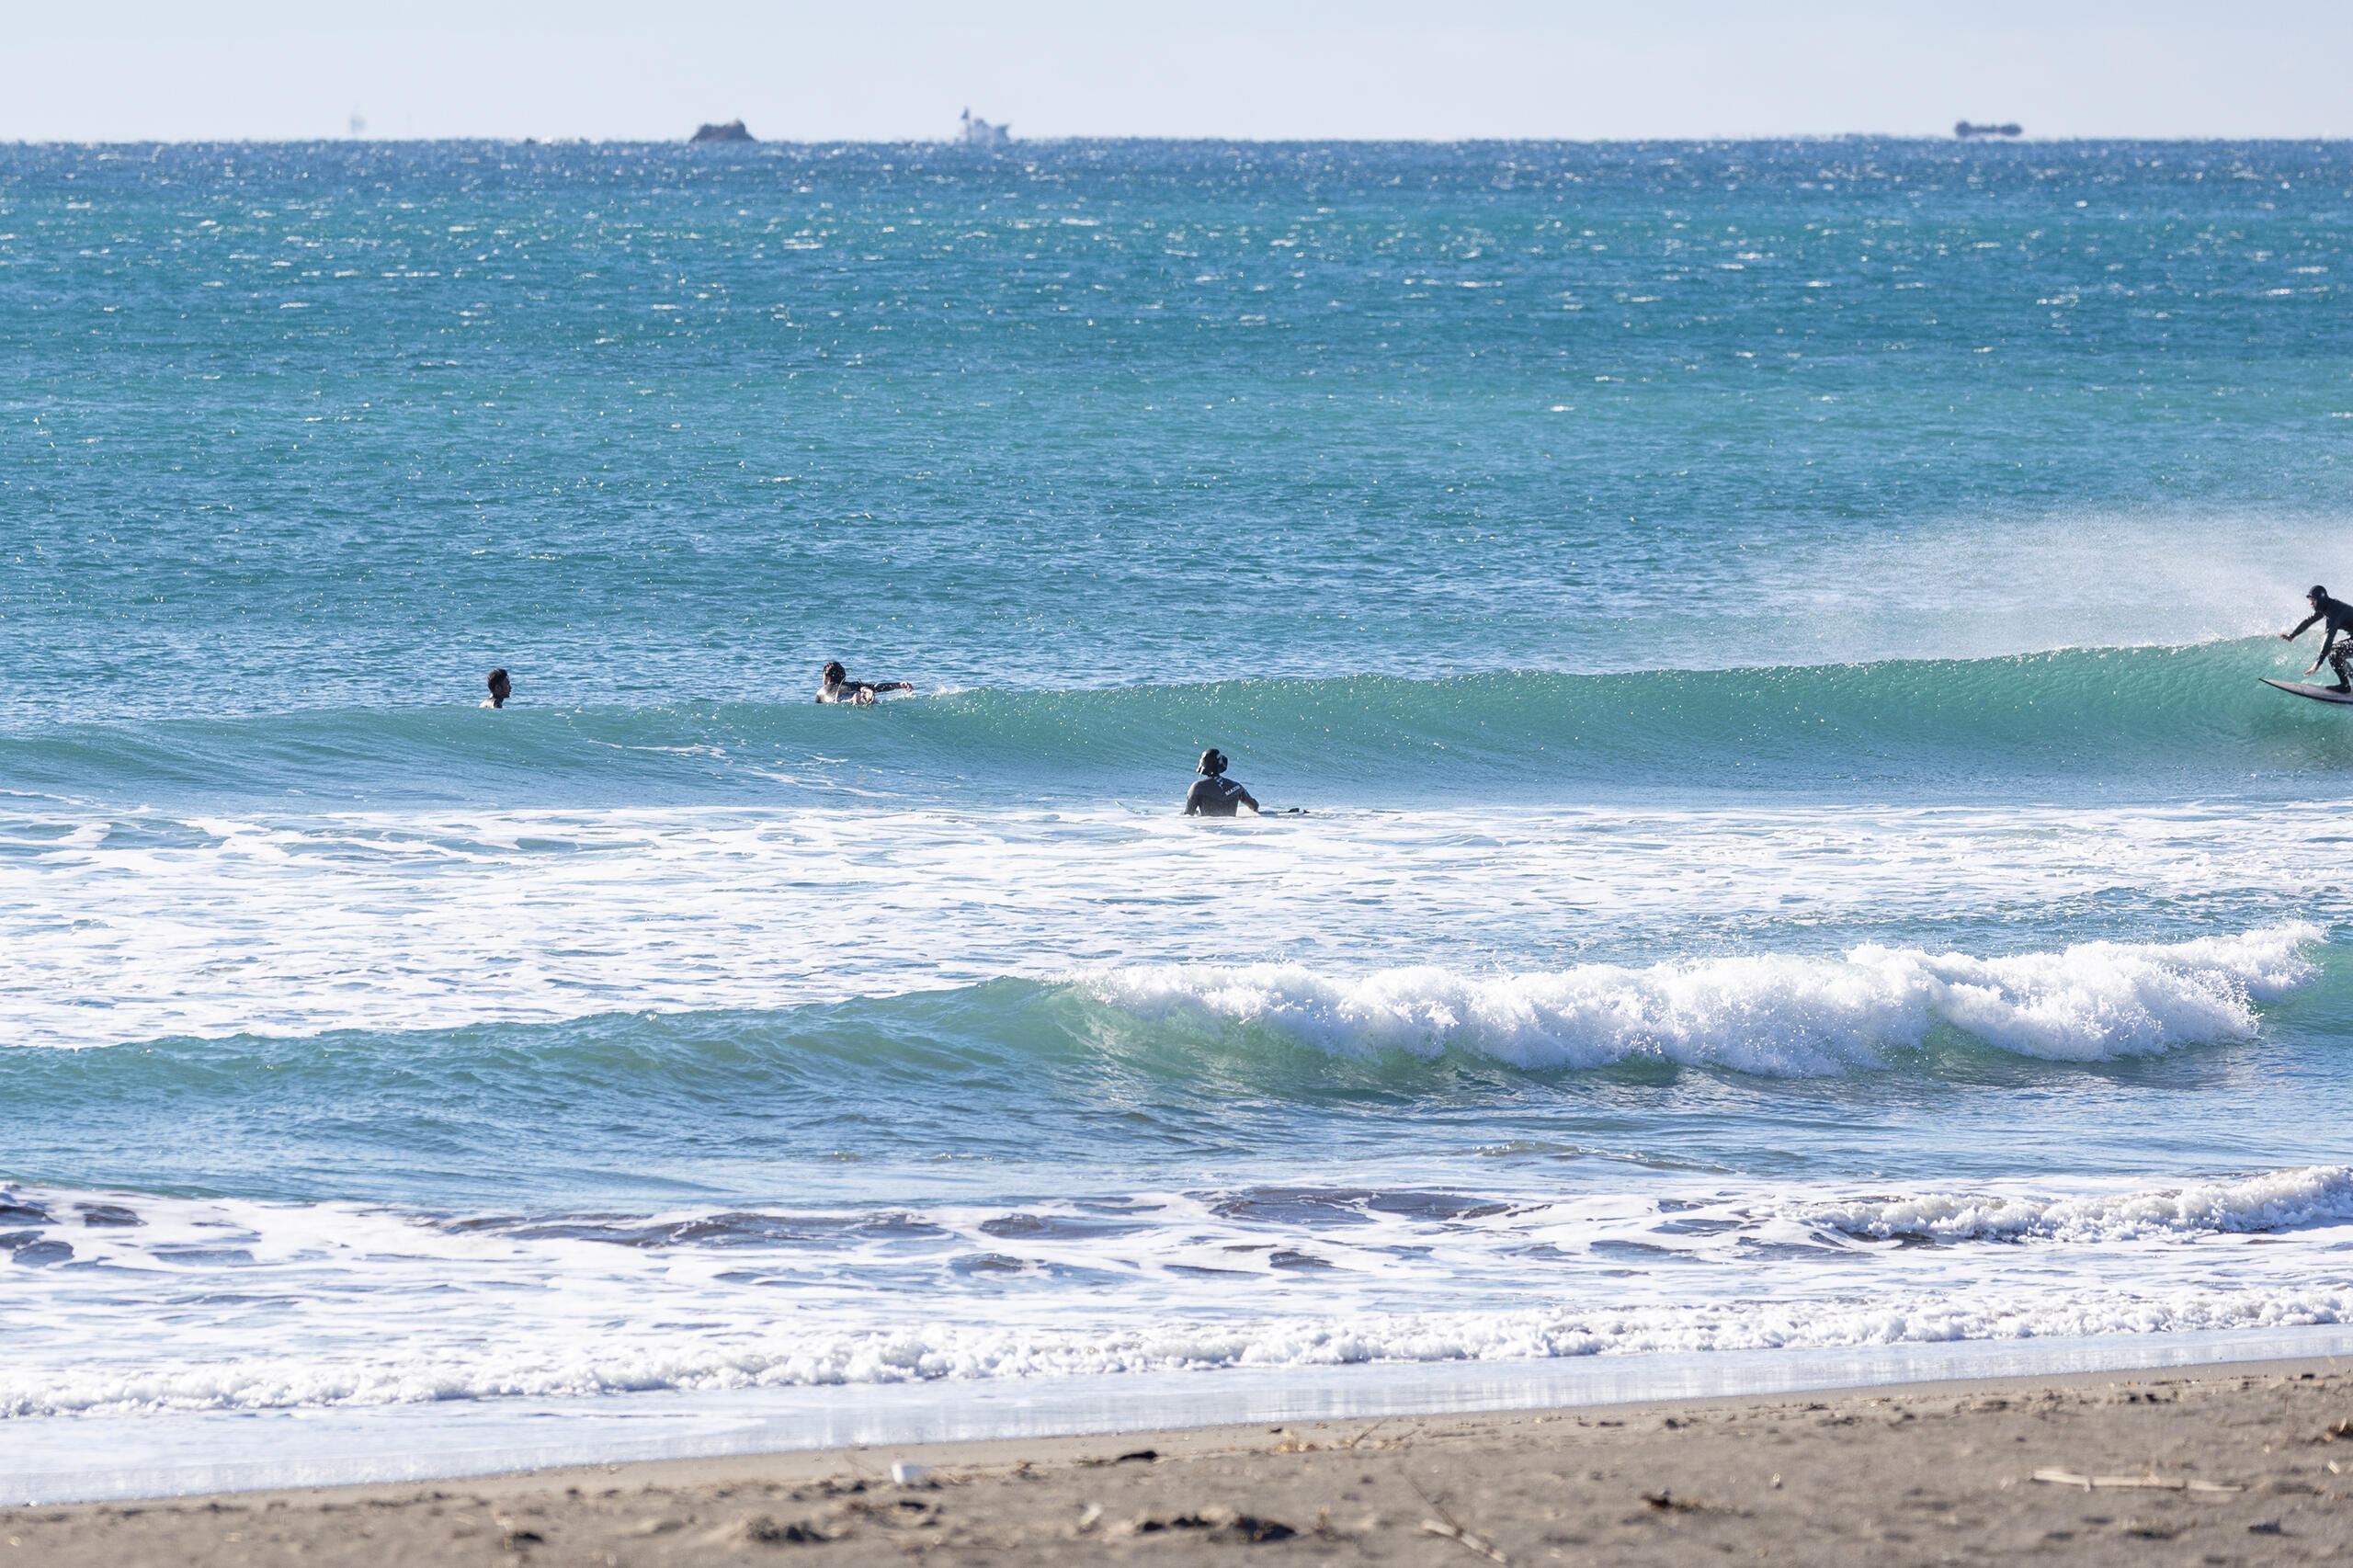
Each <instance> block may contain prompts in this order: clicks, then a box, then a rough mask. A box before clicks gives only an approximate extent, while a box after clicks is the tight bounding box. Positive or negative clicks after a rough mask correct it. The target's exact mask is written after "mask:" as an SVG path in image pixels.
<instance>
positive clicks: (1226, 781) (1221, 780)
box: [1185, 746, 1258, 817]
mask: <svg viewBox="0 0 2353 1568" xmlns="http://www.w3.org/2000/svg"><path fill="white" fill-rule="evenodd" d="M1225 767H1226V763H1225V753H1223V752H1222V751H1220V750H1218V749H1217V747H1215V746H1211V747H1210V749H1209V750H1207V751H1205V752H1203V753H1201V760H1200V762H1199V764H1198V765H1197V766H1196V767H1194V768H1193V771H1194V772H1196V773H1198V774H1199V775H1200V778H1197V779H1195V780H1194V781H1193V787H1192V788H1191V789H1190V790H1186V791H1185V814H1186V815H1187V816H1188V817H1230V816H1233V815H1236V814H1238V810H1239V808H1241V807H1243V806H1247V807H1249V808H1250V810H1251V811H1252V812H1256V811H1257V810H1258V802H1257V801H1255V800H1253V799H1251V797H1250V791H1249V790H1245V789H1244V788H1243V787H1242V784H1241V781H1240V780H1238V779H1233V778H1227V777H1226V776H1225Z"/></svg>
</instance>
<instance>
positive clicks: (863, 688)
mask: <svg viewBox="0 0 2353 1568" xmlns="http://www.w3.org/2000/svg"><path fill="white" fill-rule="evenodd" d="M914 689H915V687H913V686H912V685H910V684H909V683H907V682H905V681H903V680H848V679H845V680H842V681H841V682H839V683H838V684H835V685H830V686H822V687H818V688H817V700H818V701H820V702H847V703H849V704H851V705H852V706H855V705H857V704H858V703H860V702H871V701H873V700H874V699H875V697H876V696H877V694H879V693H881V692H885V691H913V690H914Z"/></svg>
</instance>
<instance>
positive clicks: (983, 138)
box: [964, 109, 1013, 147]
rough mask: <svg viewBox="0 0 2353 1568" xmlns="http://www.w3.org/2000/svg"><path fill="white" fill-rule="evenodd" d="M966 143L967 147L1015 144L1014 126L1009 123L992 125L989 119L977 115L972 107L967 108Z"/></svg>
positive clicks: (965, 121) (965, 117) (965, 122)
mask: <svg viewBox="0 0 2353 1568" xmlns="http://www.w3.org/2000/svg"><path fill="white" fill-rule="evenodd" d="M964 145H965V146H967V147H1010V146H1012V145H1013V128H1012V127H1011V126H1009V125H991V124H990V123H989V122H988V121H987V120H985V119H979V118H978V117H976V116H975V115H974V114H973V113H972V110H971V109H966V110H965V111H964Z"/></svg>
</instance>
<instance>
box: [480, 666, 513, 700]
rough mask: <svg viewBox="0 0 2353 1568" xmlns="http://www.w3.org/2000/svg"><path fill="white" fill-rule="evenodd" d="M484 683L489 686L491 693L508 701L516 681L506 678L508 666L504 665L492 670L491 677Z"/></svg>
mask: <svg viewBox="0 0 2353 1568" xmlns="http://www.w3.org/2000/svg"><path fill="white" fill-rule="evenodd" d="M484 684H486V685H487V686H489V687H490V694H491V695H492V696H493V697H495V698H496V699H499V700H500V701H501V702H504V701H506V699H507V697H508V695H509V694H510V693H512V692H513V691H514V689H515V683H514V682H513V681H511V680H508V679H507V678H506V665H500V666H499V667H498V668H496V669H494V670H493V671H491V672H490V679H489V680H488V681H487V682H486V683H484Z"/></svg>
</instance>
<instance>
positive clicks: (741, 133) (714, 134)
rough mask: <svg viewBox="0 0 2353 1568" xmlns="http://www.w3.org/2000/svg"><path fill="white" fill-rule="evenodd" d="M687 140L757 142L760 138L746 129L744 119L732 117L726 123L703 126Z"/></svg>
mask: <svg viewBox="0 0 2353 1568" xmlns="http://www.w3.org/2000/svg"><path fill="white" fill-rule="evenodd" d="M687 140H688V141H689V142H756V141H757V140H758V138H757V137H756V136H754V135H753V134H752V133H751V132H750V131H746V130H745V129H744V122H743V121H742V120H740V119H731V120H729V121H728V122H727V123H726V124H724V125H706V126H702V127H700V128H699V129H698V130H697V131H695V133H694V134H693V135H692V136H689V137H688V138H687Z"/></svg>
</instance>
